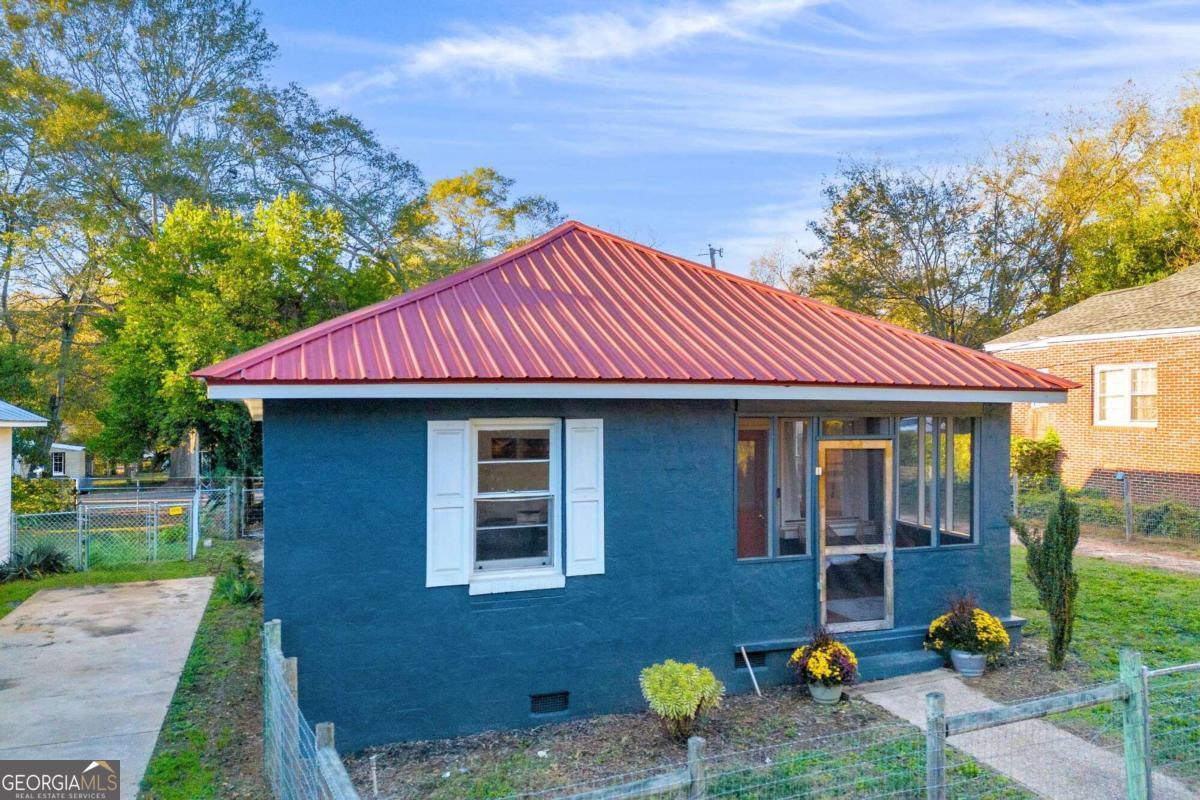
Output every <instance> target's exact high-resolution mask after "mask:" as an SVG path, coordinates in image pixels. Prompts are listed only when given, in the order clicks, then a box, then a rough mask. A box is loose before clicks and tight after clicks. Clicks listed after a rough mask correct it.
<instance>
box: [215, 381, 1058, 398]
mask: <svg viewBox="0 0 1200 800" xmlns="http://www.w3.org/2000/svg"><path fill="white" fill-rule="evenodd" d="M208 396H209V398H211V399H213V400H283V399H313V400H315V399H385V398H388V399H401V398H407V399H424V400H429V399H450V398H554V399H572V400H610V399H622V400H625V399H634V400H878V401H896V402H901V401H907V402H925V403H1030V402H1032V403H1065V402H1066V401H1067V390H1066V389H1062V390H1057V391H1039V390H1025V391H1020V390H1007V389H1000V390H996V389H915V388H906V387H900V386H895V387H893V386H810V385H806V384H794V385H784V386H780V385H755V384H731V383H694V384H688V383H621V382H615V381H614V382H603V383H601V382H592V383H575V382H572V383H540V382H529V381H519V382H507V383H480V382H437V383H341V384H338V383H290V384H262V383H258V384H255V383H237V384H230V383H225V384H213V385H209V387H208Z"/></svg>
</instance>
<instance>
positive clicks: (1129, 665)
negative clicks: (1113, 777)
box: [1121, 650, 1152, 800]
mask: <svg viewBox="0 0 1200 800" xmlns="http://www.w3.org/2000/svg"><path fill="white" fill-rule="evenodd" d="M1121 683H1122V684H1124V686H1125V688H1126V689H1128V690H1129V697H1128V698H1126V700H1125V703H1124V706H1123V709H1122V710H1123V713H1122V715H1121V723H1122V724H1121V731H1122V734H1123V735H1124V739H1125V789H1126V794H1127V796H1128V798H1129V800H1149V797H1150V781H1151V779H1152V778H1151V772H1150V769H1149V768H1148V767H1147V762H1148V759H1149V757H1150V724H1149V701H1150V698H1149V697H1148V696H1147V693H1146V681H1145V680H1143V675H1142V654H1141V653H1139V652H1137V651H1136V650H1122V651H1121Z"/></svg>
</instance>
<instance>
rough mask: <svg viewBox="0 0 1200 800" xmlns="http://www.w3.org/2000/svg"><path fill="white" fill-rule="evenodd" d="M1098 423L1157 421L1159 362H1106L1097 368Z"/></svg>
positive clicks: (1136, 423) (1138, 424)
mask: <svg viewBox="0 0 1200 800" xmlns="http://www.w3.org/2000/svg"><path fill="white" fill-rule="evenodd" d="M1094 390H1095V391H1094V395H1095V417H1094V421H1095V424H1097V425H1136V426H1148V427H1149V426H1153V425H1156V424H1157V423H1158V366H1157V365H1156V364H1104V365H1100V366H1097V367H1096V371H1095V386H1094Z"/></svg>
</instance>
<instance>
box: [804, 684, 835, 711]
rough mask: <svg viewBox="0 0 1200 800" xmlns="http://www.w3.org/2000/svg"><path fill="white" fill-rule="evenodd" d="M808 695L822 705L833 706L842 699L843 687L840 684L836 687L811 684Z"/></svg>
mask: <svg viewBox="0 0 1200 800" xmlns="http://www.w3.org/2000/svg"><path fill="white" fill-rule="evenodd" d="M808 693H809V694H811V695H812V699H813V700H815V701H816V702H818V703H820V704H821V705H823V706H831V705H833V704H834V703H836V702H837V701H838V700H841V699H842V685H841V684H840V683H839V684H837V685H836V686H826V685H825V684H823V683H810V684H809V685H808Z"/></svg>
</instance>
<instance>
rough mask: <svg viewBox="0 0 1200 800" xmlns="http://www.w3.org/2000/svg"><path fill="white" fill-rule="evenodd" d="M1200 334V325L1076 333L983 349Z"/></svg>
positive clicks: (1038, 346) (1028, 348) (1039, 347)
mask: <svg viewBox="0 0 1200 800" xmlns="http://www.w3.org/2000/svg"><path fill="white" fill-rule="evenodd" d="M1193 334H1200V325H1190V326H1188V327H1186V328H1154V329H1151V330H1144V331H1110V332H1108V333H1076V334H1069V335H1063V336H1046V337H1044V338H1041V339H1030V340H1028V341H1024V342H1000V343H999V344H993V343H992V342H988V343H987V344H985V345H984V346H983V349H984V350H986V351H987V352H989V353H1004V352H1010V351H1013V350H1041V349H1042V348H1044V347H1047V346H1048V345H1052V344H1070V343H1073V342H1105V341H1119V340H1122V339H1157V338H1160V337H1166V336H1191V335H1193Z"/></svg>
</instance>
